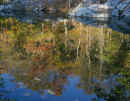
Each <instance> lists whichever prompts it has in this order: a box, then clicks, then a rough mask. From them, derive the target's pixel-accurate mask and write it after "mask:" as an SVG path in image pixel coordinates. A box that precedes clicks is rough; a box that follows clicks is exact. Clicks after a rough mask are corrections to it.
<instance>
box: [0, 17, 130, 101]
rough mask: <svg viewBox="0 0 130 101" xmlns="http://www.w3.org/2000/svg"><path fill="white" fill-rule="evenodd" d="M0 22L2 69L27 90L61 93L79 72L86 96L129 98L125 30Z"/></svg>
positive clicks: (129, 43) (129, 49)
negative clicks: (123, 31)
mask: <svg viewBox="0 0 130 101" xmlns="http://www.w3.org/2000/svg"><path fill="white" fill-rule="evenodd" d="M43 24H44V26H43ZM0 25H1V27H0V33H1V34H0V42H1V46H0V47H1V48H0V64H1V68H2V69H3V68H4V72H7V73H10V74H11V75H13V76H14V77H15V79H16V80H17V82H23V83H24V85H26V87H27V88H30V89H32V90H36V91H39V92H42V90H45V89H47V90H48V92H49V93H51V94H54V95H57V96H61V95H62V94H63V92H64V91H65V87H64V85H66V84H67V83H68V80H67V78H68V77H69V76H70V75H77V76H79V77H80V82H79V83H78V84H77V88H82V89H83V90H84V91H85V92H86V93H87V94H93V93H95V94H96V95H97V97H99V98H101V99H105V100H106V101H113V100H115V101H128V96H129V95H128V94H126V93H128V92H129V88H130V83H129V77H130V72H129V71H130V70H129V67H130V61H129V60H130V35H129V34H123V33H119V32H115V31H112V30H111V29H108V28H96V27H90V26H86V25H83V24H81V23H80V24H79V23H78V22H76V21H66V22H65V23H62V22H58V23H57V24H56V25H55V26H53V25H52V23H51V22H43V23H38V24H27V23H23V22H19V21H17V20H16V19H12V18H9V19H1V21H0ZM52 26H53V30H52ZM18 86H19V85H18ZM42 93H43V92H42ZM93 100H98V99H97V98H95V99H93Z"/></svg>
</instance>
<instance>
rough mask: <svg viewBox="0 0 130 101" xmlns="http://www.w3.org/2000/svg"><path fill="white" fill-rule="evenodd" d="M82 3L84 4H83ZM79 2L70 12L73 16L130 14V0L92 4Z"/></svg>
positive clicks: (110, 0) (111, 0) (109, 0)
mask: <svg viewBox="0 0 130 101" xmlns="http://www.w3.org/2000/svg"><path fill="white" fill-rule="evenodd" d="M81 4H82V5H81ZM81 4H79V6H77V7H76V8H74V9H73V10H72V12H71V13H70V15H71V16H83V17H109V16H111V15H112V16H126V17H128V16H130V0H108V1H107V2H106V3H104V4H99V3H96V4H91V5H87V6H84V4H83V3H81Z"/></svg>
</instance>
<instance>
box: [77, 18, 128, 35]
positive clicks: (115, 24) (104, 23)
mask: <svg viewBox="0 0 130 101" xmlns="http://www.w3.org/2000/svg"><path fill="white" fill-rule="evenodd" d="M75 19H76V20H77V21H80V22H82V23H84V24H87V25H90V26H96V27H107V28H111V29H112V30H115V31H118V32H122V33H127V34H129V33H130V29H129V27H130V19H129V18H128V17H124V18H121V19H120V18H118V17H110V18H99V17H98V18H86V17H85V18H81V17H76V18H75Z"/></svg>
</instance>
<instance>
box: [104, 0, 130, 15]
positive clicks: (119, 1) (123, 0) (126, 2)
mask: <svg viewBox="0 0 130 101" xmlns="http://www.w3.org/2000/svg"><path fill="white" fill-rule="evenodd" d="M105 5H108V6H109V7H111V8H113V11H112V15H113V16H120V15H121V16H127V17H128V16H130V0H108V1H107V2H106V3H105ZM119 13H120V14H119Z"/></svg>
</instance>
